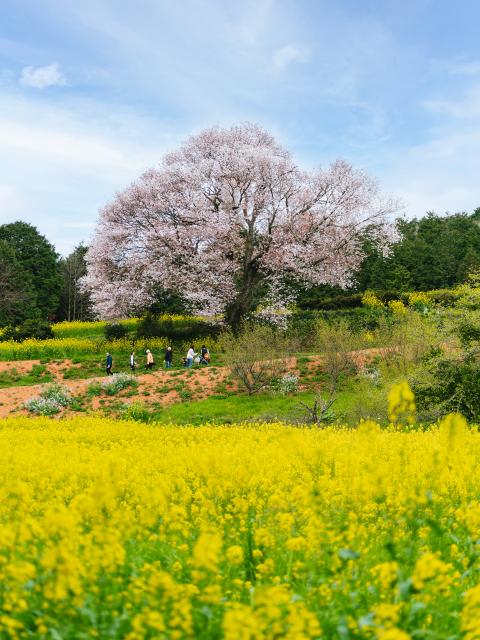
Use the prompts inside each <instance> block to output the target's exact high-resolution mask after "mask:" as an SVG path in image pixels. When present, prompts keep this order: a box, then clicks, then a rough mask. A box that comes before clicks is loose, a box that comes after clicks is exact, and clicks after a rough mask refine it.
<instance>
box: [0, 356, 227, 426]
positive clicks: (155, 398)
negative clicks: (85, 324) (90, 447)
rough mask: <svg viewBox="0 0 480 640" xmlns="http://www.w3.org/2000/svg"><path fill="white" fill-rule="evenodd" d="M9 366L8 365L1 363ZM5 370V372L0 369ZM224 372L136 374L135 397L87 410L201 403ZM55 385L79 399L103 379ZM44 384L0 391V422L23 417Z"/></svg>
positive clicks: (95, 401) (124, 395) (96, 403)
mask: <svg viewBox="0 0 480 640" xmlns="http://www.w3.org/2000/svg"><path fill="white" fill-rule="evenodd" d="M32 363H33V364H36V362H35V361H30V360H29V361H24V362H22V363H21V364H22V365H24V366H23V367H22V368H20V367H19V366H18V365H19V364H20V363H16V364H17V371H20V370H22V371H26V372H27V371H29V370H30V369H31V366H32ZM3 364H9V363H3ZM63 369H64V368H63V367H61V368H58V367H56V368H52V369H50V370H51V371H52V373H56V374H58V373H60V371H62V370H63ZM4 370H6V368H4ZM227 375H228V371H227V370H226V369H225V368H224V367H205V368H201V369H200V368H192V369H189V370H187V369H185V370H180V371H175V370H174V371H154V372H152V373H145V374H140V375H138V376H137V382H138V388H137V390H136V392H135V395H134V396H132V397H130V396H129V395H128V389H127V390H125V391H123V392H120V393H119V394H117V395H115V396H105V395H101V396H95V397H93V398H92V402H91V408H92V409H93V410H95V409H98V408H99V407H100V406H101V404H102V401H103V403H105V404H107V405H108V404H111V403H113V402H114V401H115V400H118V399H120V398H121V399H123V401H131V400H132V399H135V400H141V401H142V402H144V403H145V404H149V405H150V404H160V405H162V406H166V405H169V404H172V403H174V402H179V401H180V400H181V399H182V395H183V397H186V396H187V394H188V396H190V397H191V399H195V400H201V399H203V398H206V397H208V396H210V395H213V394H215V393H219V392H220V391H221V390H220V389H219V387H222V386H224V385H225V380H226V378H227ZM56 379H57V381H58V382H60V383H61V384H62V386H64V387H66V388H67V389H68V390H69V391H70V393H71V394H72V396H83V395H85V394H86V392H87V390H88V387H89V385H90V384H92V383H95V382H97V383H101V382H102V381H103V380H104V379H105V377H104V376H101V377H96V378H87V379H82V380H64V379H62V378H61V376H56ZM45 386H46V384H37V385H28V386H18V387H9V388H6V389H0V418H2V417H5V416H7V415H9V414H11V413H12V412H15V413H18V412H21V413H25V410H24V409H23V405H24V403H25V402H26V401H27V400H29V399H30V398H34V397H36V396H38V395H39V394H40V392H41V391H42V389H43V388H44V387H45Z"/></svg>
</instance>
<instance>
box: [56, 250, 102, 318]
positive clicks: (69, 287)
mask: <svg viewBox="0 0 480 640" xmlns="http://www.w3.org/2000/svg"><path fill="white" fill-rule="evenodd" d="M87 250H88V247H85V246H84V245H82V244H80V245H78V246H77V247H75V249H74V250H73V251H72V253H70V255H69V256H67V257H66V258H61V259H60V263H59V266H60V277H61V282H62V288H61V293H60V303H59V306H58V309H57V313H56V317H57V320H68V321H72V320H92V319H93V314H92V307H91V301H90V295H89V293H88V292H86V291H84V290H83V289H82V287H81V279H82V278H83V276H85V275H86V273H87V264H86V262H85V254H86V253H87Z"/></svg>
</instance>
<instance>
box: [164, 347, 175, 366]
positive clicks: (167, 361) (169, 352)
mask: <svg viewBox="0 0 480 640" xmlns="http://www.w3.org/2000/svg"><path fill="white" fill-rule="evenodd" d="M172 360H173V351H172V347H167V350H166V351H165V366H166V367H167V369H170V367H171V366H172Z"/></svg>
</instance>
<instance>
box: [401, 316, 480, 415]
mask: <svg viewBox="0 0 480 640" xmlns="http://www.w3.org/2000/svg"><path fill="white" fill-rule="evenodd" d="M454 334H455V336H456V337H457V338H458V344H457V345H453V344H452V345H449V347H448V348H447V349H443V350H442V349H440V350H436V351H434V350H432V352H431V355H430V356H429V357H427V358H426V359H425V365H424V367H423V368H420V369H418V370H417V371H416V373H415V375H414V376H412V385H411V386H412V389H413V391H414V393H415V395H416V399H417V407H418V408H419V409H420V410H421V412H423V417H424V419H435V418H437V417H440V416H442V415H445V414H446V413H449V412H452V411H456V412H459V413H462V414H463V415H464V416H465V417H466V418H467V419H469V420H472V421H478V420H480V313H479V312H478V311H476V312H475V311H468V310H467V311H466V312H464V314H463V316H462V318H461V321H460V322H458V323H455V324H454Z"/></svg>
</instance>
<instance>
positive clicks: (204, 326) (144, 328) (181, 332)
mask: <svg viewBox="0 0 480 640" xmlns="http://www.w3.org/2000/svg"><path fill="white" fill-rule="evenodd" d="M219 332H220V326H219V325H218V324H214V323H213V322H207V321H205V320H202V319H201V318H197V317H195V316H174V315H165V314H164V315H156V314H153V313H147V314H146V315H145V316H144V317H143V318H142V319H141V320H140V321H139V323H138V326H137V336H138V337H139V338H152V337H165V338H169V339H171V340H196V339H199V338H207V337H215V336H217V335H218V334H219Z"/></svg>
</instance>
